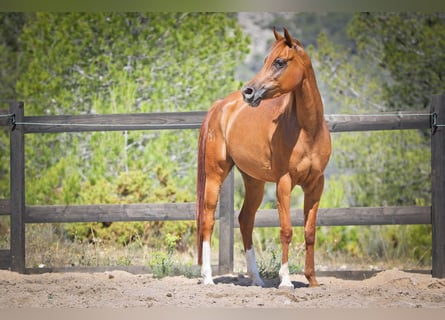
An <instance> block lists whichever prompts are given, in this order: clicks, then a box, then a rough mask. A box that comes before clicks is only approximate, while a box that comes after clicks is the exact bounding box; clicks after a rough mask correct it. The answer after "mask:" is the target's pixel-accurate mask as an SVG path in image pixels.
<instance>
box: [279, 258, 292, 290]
mask: <svg viewBox="0 0 445 320" xmlns="http://www.w3.org/2000/svg"><path fill="white" fill-rule="evenodd" d="M278 274H279V275H280V279H281V283H280V286H279V287H280V288H286V287H292V288H293V287H294V285H293V284H292V282H291V281H290V278H289V265H288V264H287V262H286V263H283V264H281V268H280V272H279V273H278Z"/></svg>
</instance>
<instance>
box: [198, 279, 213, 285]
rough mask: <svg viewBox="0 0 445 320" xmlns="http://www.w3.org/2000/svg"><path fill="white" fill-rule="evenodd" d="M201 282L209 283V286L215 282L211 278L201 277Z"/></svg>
mask: <svg viewBox="0 0 445 320" xmlns="http://www.w3.org/2000/svg"><path fill="white" fill-rule="evenodd" d="M201 283H202V284H204V285H210V286H212V285H215V282H213V279H212V278H204V279H202V281H201Z"/></svg>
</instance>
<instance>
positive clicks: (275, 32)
mask: <svg viewBox="0 0 445 320" xmlns="http://www.w3.org/2000/svg"><path fill="white" fill-rule="evenodd" d="M273 34H274V35H275V40H281V39H283V36H282V35H281V34H279V33H278V32H277V29H276V28H275V27H273Z"/></svg>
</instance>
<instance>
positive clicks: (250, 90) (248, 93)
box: [243, 87, 255, 99]
mask: <svg viewBox="0 0 445 320" xmlns="http://www.w3.org/2000/svg"><path fill="white" fill-rule="evenodd" d="M254 93H255V91H254V90H253V88H251V87H245V88H243V96H244V99H251V98H252V97H253V96H254Z"/></svg>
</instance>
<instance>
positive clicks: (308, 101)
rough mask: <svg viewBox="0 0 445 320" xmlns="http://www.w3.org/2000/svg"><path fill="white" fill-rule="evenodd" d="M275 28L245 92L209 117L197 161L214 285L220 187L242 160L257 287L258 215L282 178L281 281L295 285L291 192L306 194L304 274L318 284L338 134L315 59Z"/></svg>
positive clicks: (202, 246) (208, 279)
mask: <svg viewBox="0 0 445 320" xmlns="http://www.w3.org/2000/svg"><path fill="white" fill-rule="evenodd" d="M283 31H284V36H283V35H281V34H279V33H278V32H277V30H276V29H275V28H274V29H273V32H274V35H275V40H276V41H275V42H274V43H273V45H272V47H271V50H270V53H269V54H268V55H267V56H266V58H265V60H264V64H263V66H262V68H261V70H260V71H259V73H258V74H257V75H255V76H254V77H253V78H252V79H251V80H250V81H249V82H248V83H247V84H245V85H244V86H243V87H242V88H241V90H239V91H236V92H233V93H231V94H229V95H228V96H227V97H226V98H224V99H222V100H218V101H216V102H214V103H213V104H212V106H211V108H210V109H209V110H208V112H207V114H206V116H205V117H204V120H203V122H202V125H201V128H200V132H199V142H198V166H197V189H196V191H197V203H196V224H197V247H198V248H197V249H198V264H199V265H201V275H202V277H203V283H204V284H214V282H213V278H212V270H211V264H210V260H211V246H210V242H211V236H212V232H213V227H214V223H215V209H216V205H217V201H218V197H219V192H220V189H221V185H222V183H223V182H224V180H225V178H226V177H227V175H228V174H229V172H230V171H231V170H232V167H233V166H236V167H237V169H238V170H239V172H240V173H241V175H242V178H243V182H244V187H245V197H244V202H243V205H242V208H241V211H240V214H239V216H238V220H239V226H240V231H241V235H242V240H243V246H244V253H245V258H246V264H247V274H248V276H249V279H250V280H251V285H256V286H264V282H263V280H262V279H261V277H260V275H259V271H258V267H257V263H256V257H255V251H254V248H253V243H252V232H253V227H254V221H255V214H256V211H257V209H258V208H259V206H260V205H261V202H262V199H263V194H264V185H265V183H266V182H274V183H276V200H277V209H278V214H279V220H280V242H281V246H282V256H281V266H280V270H279V277H280V285H279V286H280V287H292V288H293V285H292V282H291V281H290V277H289V266H288V254H289V245H290V243H291V239H292V225H291V218H290V196H291V192H292V190H293V188H294V187H295V186H296V185H299V186H301V188H302V190H303V193H304V239H305V248H306V255H305V267H304V274H305V276H306V279H307V280H308V282H309V286H310V287H315V286H318V285H319V284H318V282H317V279H316V277H315V268H314V243H315V232H316V217H317V210H318V206H319V203H320V197H321V194H322V192H323V187H324V170H325V168H326V166H327V164H328V161H329V158H330V154H331V138H330V133H329V129H328V127H327V124H326V122H325V119H324V114H323V103H322V99H321V96H320V92H319V90H318V86H317V81H316V78H315V73H314V70H313V67H312V63H311V60H310V58H309V56H308V55H307V53H306V51H305V50H304V48H303V45H302V44H301V42H300V41H298V40H297V39H294V38H292V36H291V35H290V34H289V32H288V31H287V29H286V28H284V30H283Z"/></svg>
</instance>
